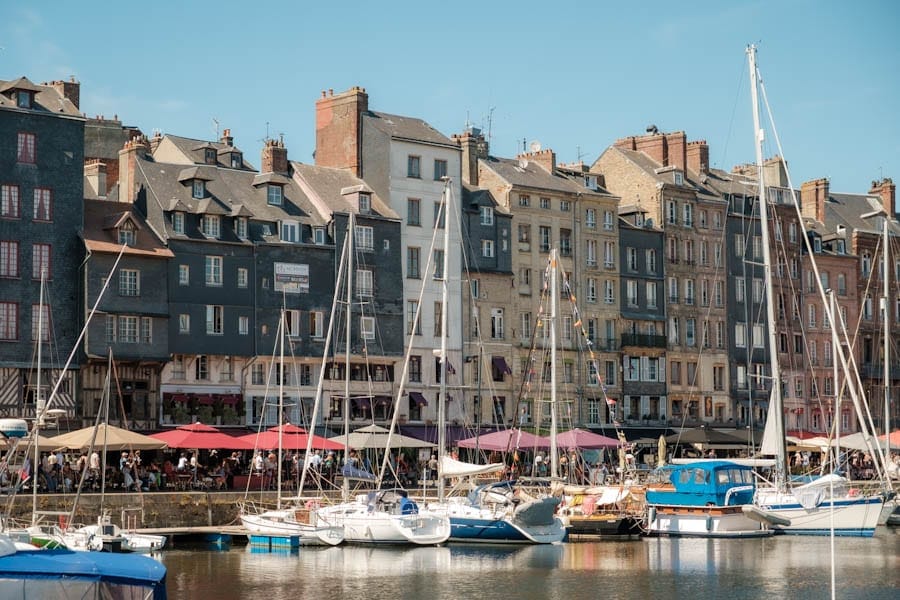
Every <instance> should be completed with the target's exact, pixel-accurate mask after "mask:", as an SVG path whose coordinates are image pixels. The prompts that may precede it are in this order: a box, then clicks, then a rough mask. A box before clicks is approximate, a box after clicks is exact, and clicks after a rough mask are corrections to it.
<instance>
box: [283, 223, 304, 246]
mask: <svg viewBox="0 0 900 600" xmlns="http://www.w3.org/2000/svg"><path fill="white" fill-rule="evenodd" d="M281 241H282V242H299V241H300V224H299V223H297V222H296V221H282V222H281Z"/></svg>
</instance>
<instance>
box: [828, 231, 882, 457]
mask: <svg viewBox="0 0 900 600" xmlns="http://www.w3.org/2000/svg"><path fill="white" fill-rule="evenodd" d="M889 218H890V215H888V214H887V213H885V215H884V217H883V226H882V236H883V241H882V243H881V244H882V246H884V251H883V252H884V257H883V260H882V261H881V262H882V266H883V268H882V273H883V275H882V276H883V277H884V279H883V280H882V290H883V291H884V295H883V296H882V298H881V311H882V312H881V317H882V318H881V322H882V324H883V325H884V334H883V337H884V456H885V457H889V456H890V455H891V439H890V438H891V360H890V356H891V323H890V320H889V317H890V314H891V313H890V306H889V305H888V298H890V293H889V291H888V277H890V273H891V269H890V266H889V265H888V260H889V259H890V238H889V237H888V219H889ZM838 416H840V413H838ZM885 466H887V465H885Z"/></svg>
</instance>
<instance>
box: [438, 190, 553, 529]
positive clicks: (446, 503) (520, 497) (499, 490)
mask: <svg viewBox="0 0 900 600" xmlns="http://www.w3.org/2000/svg"><path fill="white" fill-rule="evenodd" d="M450 190H451V187H450V185H449V182H448V184H447V186H446V187H445V191H444V199H443V201H442V203H441V205H442V206H441V210H443V211H444V212H445V214H447V215H454V214H455V212H451V206H452V201H451V193H450ZM451 221H453V219H452V218H451V219H448V220H447V223H448V226H447V227H445V228H444V239H443V243H444V251H443V257H444V265H443V271H442V272H443V273H444V274H445V276H444V277H443V278H442V279H441V294H442V297H441V333H442V334H444V335H442V336H441V347H440V361H439V362H440V365H441V369H442V371H443V372H442V374H441V378H440V385H441V389H440V402H439V403H438V453H439V462H438V475H439V477H438V501H437V502H434V503H430V504H429V505H428V508H429V510H432V511H434V512H436V513H439V514H444V515H447V516H448V517H449V519H450V528H451V533H450V541H451V542H488V543H495V544H496V543H511V544H550V543H554V542H560V541H562V540H563V539H564V538H565V535H566V530H565V527H564V526H563V524H562V522H561V521H560V520H559V518H557V517H556V515H555V512H556V508H557V506H558V505H559V503H560V499H559V497H556V496H550V495H547V494H540V495H531V494H529V493H528V492H526V491H525V490H524V489H523V488H522V487H521V486H518V485H515V484H513V483H511V482H499V483H493V484H487V485H481V486H479V487H476V488H475V489H474V490H473V491H471V493H469V494H467V495H465V496H459V495H456V496H447V495H446V493H445V492H446V480H447V479H448V478H458V479H459V480H460V481H463V480H464V479H465V478H466V477H471V476H475V475H484V474H487V473H496V472H498V471H501V470H502V469H503V466H504V465H503V464H500V463H496V464H488V465H477V464H471V463H465V462H462V461H459V460H456V459H454V458H452V457H450V456H447V450H446V448H447V445H446V440H445V437H446V405H445V401H446V398H447V397H448V395H447V378H448V375H449V373H448V364H449V363H448V362H447V335H446V332H447V329H448V328H447V306H448V285H447V283H448V281H447V277H446V274H447V273H449V271H448V268H449V267H448V260H449V256H450V248H449V240H450V232H449V228H450V225H449V223H450V222H451ZM557 265H558V257H557V254H556V250H554V251H553V254H552V256H551V258H550V267H551V268H550V269H548V273H549V275H550V277H552V278H553V279H552V284H551V288H552V291H551V296H552V298H553V300H552V301H553V302H554V305H553V306H554V309H553V312H552V314H551V319H550V328H551V331H553V332H555V320H556V312H555V311H556V309H555V306H556V304H555V303H556V302H557V299H558V296H559V294H558V293H556V282H557V278H558V276H559V273H558V270H557V269H556V266H557ZM553 337H554V339H553V342H552V352H554V353H555V352H556V340H555V336H553ZM555 358H556V357H555V355H554V357H553V368H554V369H555V367H556V360H555ZM554 374H555V371H554ZM555 389H556V388H555V386H554V388H553V393H554V398H553V400H552V402H551V411H554V410H555ZM551 414H553V415H555V412H552V413H551ZM551 428H552V430H553V431H555V416H554V418H553V425H552V427H551ZM551 446H552V449H551V456H552V457H554V458H555V457H556V454H557V453H556V448H555V437H552V440H551ZM554 464H555V463H554Z"/></svg>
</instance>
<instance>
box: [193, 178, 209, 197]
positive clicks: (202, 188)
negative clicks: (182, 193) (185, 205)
mask: <svg viewBox="0 0 900 600" xmlns="http://www.w3.org/2000/svg"><path fill="white" fill-rule="evenodd" d="M205 195H206V182H205V181H203V180H202V179H194V180H193V182H192V185H191V197H193V198H202V197H203V196H205Z"/></svg>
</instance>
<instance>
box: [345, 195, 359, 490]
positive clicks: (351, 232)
mask: <svg viewBox="0 0 900 600" xmlns="http://www.w3.org/2000/svg"><path fill="white" fill-rule="evenodd" d="M348 219H349V222H348V225H347V235H348V236H349V239H348V240H347V309H346V310H347V312H346V313H345V314H346V315H347V316H346V319H345V321H346V322H345V323H344V325H345V328H346V330H347V331H346V333H345V337H344V441H345V442H346V443H347V444H346V445H345V446H344V464H345V465H347V464H348V462H347V460H348V459H349V457H350V341H351V340H352V339H353V338H352V335H351V334H352V332H351V323H350V321H351V318H352V316H353V251H354V250H353V242H354V236H355V235H356V221H355V220H354V218H353V213H352V212H350V213H348ZM344 480H345V481H346V480H347V479H346V477H345V478H344ZM348 494H349V488H348V487H347V486H346V485H345V486H344V501H345V502H346V501H347V498H346V496H347V495H348Z"/></svg>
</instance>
